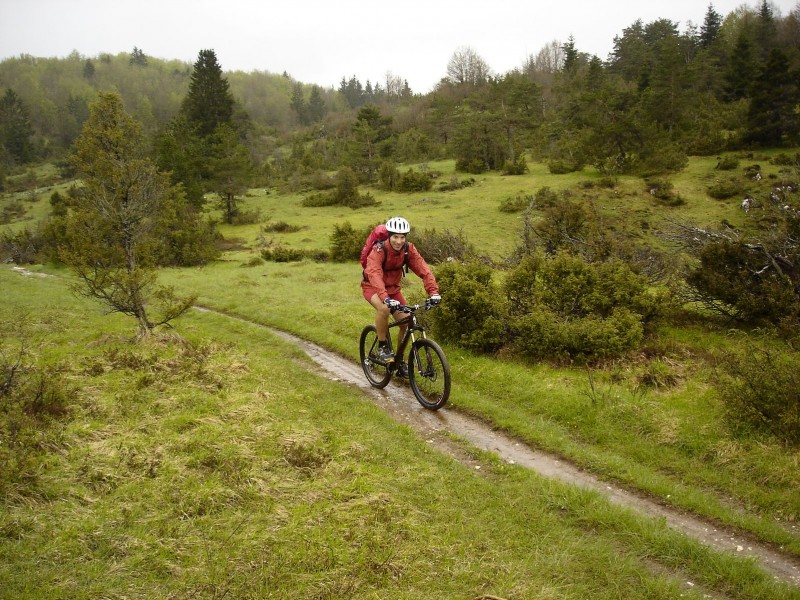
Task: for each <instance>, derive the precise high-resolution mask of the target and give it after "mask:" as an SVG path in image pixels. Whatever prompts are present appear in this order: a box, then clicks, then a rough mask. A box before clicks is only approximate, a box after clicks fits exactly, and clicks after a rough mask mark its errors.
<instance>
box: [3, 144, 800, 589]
mask: <svg viewBox="0 0 800 600" xmlns="http://www.w3.org/2000/svg"><path fill="white" fill-rule="evenodd" d="M755 162H758V163H759V164H761V166H762V168H763V169H764V173H765V177H766V178H769V176H770V174H772V175H773V176H776V175H777V174H778V168H777V167H774V166H772V165H769V164H768V162H767V161H766V160H764V157H763V156H759V157H754V158H753V159H752V160H750V159H741V162H740V167H741V168H743V167H744V166H746V165H748V164H752V163H755ZM715 164H716V158H707V159H706V158H704V159H693V160H692V161H691V163H690V165H689V167H688V168H687V170H686V171H685V172H683V173H681V174H679V175H677V176H675V177H674V178H673V182H674V184H675V190H676V191H677V192H678V193H680V195H681V196H682V197H684V198H685V199H686V204H684V205H682V206H678V207H672V208H668V207H664V206H660V205H658V204H656V203H655V202H654V200H653V199H652V198H651V197H650V195H649V194H648V192H647V189H646V186H645V185H644V183H643V182H642V181H641V180H639V179H634V178H621V179H620V180H619V183H618V185H617V186H616V187H615V188H614V189H613V190H605V189H602V188H599V187H591V186H589V185H587V183H586V182H587V181H592V180H596V179H597V177H598V176H597V174H596V173H593V172H592V171H590V170H588V169H587V170H586V171H584V172H582V173H578V174H570V175H567V176H553V175H550V174H549V173H548V172H547V171H546V168H545V167H543V166H542V165H538V164H532V165H531V172H530V173H529V174H528V175H526V176H523V177H502V176H500V175H496V174H489V175H481V176H479V177H476V185H475V186H473V187H470V188H465V189H463V190H459V191H458V192H447V193H441V192H435V191H432V192H429V193H424V194H412V195H397V194H386V193H384V192H380V191H373V192H372V193H373V194H374V195H375V196H376V198H377V199H378V200H379V201H380V202H381V205H380V206H378V207H374V208H370V209H360V210H355V211H354V210H351V209H341V208H313V209H312V208H303V207H302V206H301V201H302V198H301V196H299V195H278V194H276V193H275V192H274V191H273V192H272V193H270V194H268V195H267V194H265V193H264V192H263V190H252V191H251V193H250V195H248V197H247V198H246V199H245V200H244V202H243V204H244V206H245V208H249V209H253V208H258V209H260V210H261V214H262V215H263V216H264V217H269V219H270V220H271V222H279V221H285V222H287V223H289V224H290V225H293V226H298V227H300V228H301V229H300V230H299V231H297V232H295V233H279V234H266V237H267V238H270V239H272V240H273V241H277V242H280V243H284V244H286V245H289V246H292V247H296V248H304V249H324V248H327V246H328V244H329V236H330V234H331V232H332V230H333V225H334V224H336V223H343V222H344V221H350V223H351V224H353V225H354V226H356V227H361V226H366V225H368V224H374V223H376V222H379V221H382V220H384V219H385V218H387V217H388V216H391V215H393V214H402V215H403V216H406V217H407V218H409V219H410V220H411V222H412V225H413V226H414V227H418V228H436V229H437V230H440V231H441V230H443V229H451V230H456V229H459V228H461V229H463V231H464V233H465V235H466V236H467V238H468V239H469V241H470V242H472V243H473V244H474V245H475V246H476V247H477V249H478V251H479V252H481V253H484V254H487V255H490V256H491V257H492V258H494V259H495V260H500V259H502V258H503V257H504V256H506V255H507V254H508V253H509V252H511V251H512V250H513V248H514V247H515V246H516V244H517V239H518V237H519V233H520V226H521V215H520V214H519V213H516V214H508V213H502V212H501V211H500V210H499V206H500V203H501V202H502V201H503V200H504V199H505V198H508V197H513V196H516V195H517V194H534V193H535V192H536V191H537V190H538V189H540V188H541V187H544V186H548V187H551V188H552V189H556V190H562V189H569V190H570V193H572V194H573V197H574V198H576V199H580V200H582V201H592V202H593V203H594V204H595V206H597V207H598V209H599V210H600V211H601V212H602V213H603V215H604V216H605V217H606V218H607V221H608V223H609V226H612V227H623V226H627V227H633V228H634V229H637V228H638V235H639V236H640V237H641V238H642V239H644V240H647V241H649V242H650V243H653V244H661V243H663V242H661V241H660V240H659V239H658V238H657V237H656V236H655V234H656V233H657V232H658V231H659V230H661V229H663V228H665V227H667V226H668V225H669V220H671V219H675V220H686V221H691V222H694V223H696V224H699V225H701V226H706V225H711V224H716V223H719V222H720V221H721V220H722V219H727V220H728V221H730V222H732V223H741V222H743V219H744V216H743V214H742V212H741V211H740V210H738V203H739V200H738V199H731V200H730V201H717V200H711V199H709V198H708V197H707V196H706V195H705V189H706V187H707V185H708V182H709V181H710V180H711V179H712V178H713V177H715V176H717V175H718V173H716V172H715V171H714V170H713V167H714V165H715ZM431 167H432V168H435V169H438V170H441V171H443V173H444V175H443V179H445V180H447V179H449V177H450V176H451V171H452V163H448V162H443V163H437V164H432V165H431ZM740 170H741V169H740ZM765 185H767V186H769V183H768V182H766V184H765ZM8 201H9V196H8V195H6V196H5V197H4V198H3V199H0V209H2V207H3V206H4V203H6V202H8ZM40 202H41V201H40ZM41 204H42V205H44V204H45V202H41ZM643 223H646V227H645V226H643ZM11 226H12V227H18V226H19V223H13V224H12V225H11ZM223 232H224V234H225V236H226V238H228V239H232V238H239V239H240V240H241V245H242V247H241V248H239V249H237V250H234V251H230V252H227V253H226V254H225V256H224V257H223V260H221V261H219V262H217V263H215V264H213V265H210V266H207V267H203V268H191V269H170V270H166V271H164V272H163V273H162V280H163V281H164V282H165V283H169V284H172V285H175V286H176V288H177V289H178V290H181V291H186V292H192V293H195V294H197V296H198V303H199V304H202V305H207V306H209V307H212V308H214V309H215V310H217V311H221V312H223V313H229V314H230V315H232V316H237V317H241V318H242V319H244V321H242V320H236V319H230V318H226V317H224V316H222V315H217V314H213V313H203V312H199V311H192V312H191V313H190V314H188V315H187V316H185V317H183V318H182V319H180V320H179V321H178V322H177V323H176V325H177V330H176V331H175V332H174V335H172V336H170V335H167V336H166V337H161V338H157V339H156V340H154V341H153V342H152V343H150V344H148V345H144V346H135V345H131V344H130V342H129V338H130V337H132V336H133V333H134V327H133V324H132V323H131V322H128V321H126V320H125V319H122V318H120V317H115V316H106V315H103V311H102V307H100V306H98V305H95V304H87V303H85V302H84V301H83V300H81V299H78V298H75V297H74V296H72V295H71V294H69V293H68V292H67V289H66V283H67V280H68V279H69V274H68V273H67V272H66V271H65V270H63V269H58V268H54V267H52V266H46V267H42V266H33V267H31V269H32V270H34V271H46V272H49V273H54V274H57V275H59V276H60V278H38V277H23V276H21V275H19V274H17V273H13V272H12V271H11V270H10V268H9V267H7V266H5V265H4V266H2V267H0V288H2V289H3V291H4V295H5V300H6V302H5V303H4V304H3V305H2V306H1V307H0V316H2V319H6V320H9V319H10V320H12V321H18V320H20V319H19V313H20V312H25V313H27V315H28V321H29V322H30V325H29V334H30V336H29V337H30V341H29V347H30V348H34V349H35V355H36V356H37V357H38V358H37V359H38V360H40V361H41V362H42V364H51V365H58V370H59V373H61V374H62V375H63V377H64V380H65V385H68V386H71V387H70V389H75V390H76V391H75V393H74V405H73V406H72V408H71V413H70V414H69V417H68V418H67V419H66V420H65V421H64V422H63V423H62V425H61V426H57V427H55V428H54V429H53V431H52V432H50V433H48V434H46V435H45V436H44V437H43V439H42V441H41V444H40V445H41V447H42V448H43V449H44V454H43V456H44V458H43V462H42V463H41V465H40V469H39V471H38V475H37V477H36V483H35V485H34V484H31V487H30V488H26V489H18V490H16V491H15V492H14V493H11V494H9V495H8V496H7V497H6V499H5V503H4V505H3V506H2V507H0V590H6V589H8V590H11V592H10V593H11V596H10V597H25V598H27V597H30V598H37V597H42V598H44V597H52V596H53V593H50V594H48V591H50V592H52V591H53V590H55V591H56V592H55V595H56V596H60V597H87V598H88V597H103V596H120V597H121V596H127V597H177V598H181V597H191V596H201V597H223V596H224V595H228V596H229V597H287V596H288V597H298V598H322V597H331V598H338V597H341V598H350V597H354V598H358V597H364V598H373V597H387V598H389V597H391V598H406V597H408V598H412V597H415V598H417V597H448V598H449V597H477V596H480V595H481V594H494V595H497V596H500V597H507V598H512V597H513V598H517V597H519V598H523V597H524V598H606V597H608V598H620V597H631V598H633V597H636V598H662V597H663V598H674V597H677V596H679V595H680V594H684V595H685V597H702V595H703V594H704V593H717V594H721V595H723V596H725V597H730V598H773V597H774V598H784V597H797V590H787V589H785V588H784V587H782V586H779V585H777V584H774V583H772V582H770V581H769V578H768V577H766V576H765V575H763V574H760V573H759V572H758V571H757V570H756V569H755V568H754V567H751V566H750V565H749V564H748V563H746V562H744V561H741V560H736V559H733V558H730V557H725V556H720V555H717V554H716V553H713V552H709V551H707V550H705V549H703V548H701V547H700V546H699V545H698V544H696V543H695V542H691V541H689V540H687V539H685V538H683V537H682V536H680V535H677V534H675V533H672V532H670V531H669V530H667V529H666V528H665V527H664V526H663V524H661V523H658V522H652V521H650V520H648V519H642V518H639V517H635V516H633V515H631V514H629V513H627V512H626V511H623V510H620V509H619V508H615V507H613V506H610V505H609V504H608V503H607V502H605V501H604V500H602V499H601V498H599V497H597V496H596V495H595V494H591V493H588V492H581V491H578V490H574V489H571V488H569V487H567V486H563V485H560V484H556V483H553V482H550V481H546V480H542V479H540V478H538V477H537V476H535V475H533V474H531V473H527V472H525V471H523V470H521V469H518V468H516V467H510V466H508V465H503V464H499V463H497V461H495V460H494V459H492V458H491V457H489V456H483V455H480V456H478V459H479V460H480V461H481V463H482V466H483V468H482V469H481V471H479V472H475V471H472V470H469V469H466V468H465V467H463V466H462V465H460V464H458V463H456V462H454V461H452V460H451V459H448V458H445V457H443V456H440V455H439V454H437V453H436V452H432V451H431V450H430V448H429V447H428V446H427V445H426V444H425V443H424V441H421V440H419V439H417V438H416V437H415V436H414V435H413V434H411V433H410V432H409V431H408V430H406V429H405V428H404V427H401V426H398V425H396V424H394V423H392V422H391V421H390V420H389V419H388V418H387V417H386V416H385V415H383V414H382V413H381V412H380V411H378V410H377V409H376V408H374V407H373V406H372V405H371V403H370V402H369V401H368V400H367V399H366V398H365V397H364V396H362V395H361V394H360V393H359V392H358V391H356V390H354V389H351V388H349V387H347V386H342V385H341V384H337V383H335V382H329V381H325V380H323V379H321V378H319V377H317V376H315V375H313V374H311V373H310V372H309V370H308V369H307V368H306V367H307V365H306V359H305V358H304V357H303V356H302V354H301V353H300V352H299V351H298V350H296V349H295V348H293V347H292V346H290V345H287V344H286V343H284V342H282V341H281V340H279V339H277V338H275V337H274V336H272V335H271V334H270V333H269V332H268V331H267V330H265V329H264V328H262V327H258V324H264V325H269V326H273V327H277V328H280V329H284V330H287V331H291V332H293V333H295V334H297V335H299V336H301V337H304V338H306V339H309V340H312V341H315V342H317V343H319V344H321V345H323V346H325V347H327V348H329V349H331V350H333V351H336V352H338V353H339V354H341V355H343V356H346V357H349V358H351V359H354V360H355V359H356V358H357V340H358V334H359V332H360V330H361V328H362V327H363V325H364V324H366V323H367V322H369V321H371V319H372V317H373V311H372V309H371V308H370V307H369V306H368V305H367V303H365V302H364V301H363V299H362V297H361V294H360V287H359V281H360V277H361V270H360V267H359V266H358V265H357V263H355V262H354V263H352V264H327V263H326V264H322V263H313V262H308V261H306V262H301V263H279V264H276V263H263V262H261V261H260V260H258V256H259V252H258V238H259V235H260V234H261V225H250V226H238V227H231V226H225V227H223ZM406 281H407V287H406V290H407V292H408V293H407V297H409V298H411V299H414V298H422V297H423V294H424V292H423V290H422V287H421V285H420V283H419V280H418V279H417V278H416V277H413V276H411V277H409V278H408V279H407V280H406ZM445 301H457V299H451V298H447V297H445ZM22 307H25V308H24V309H22ZM737 340H738V337H737V336H731V335H729V333H728V332H727V331H725V330H724V329H722V328H718V327H715V326H713V324H712V323H710V322H708V321H706V322H704V321H701V320H698V321H697V322H696V323H690V322H689V323H686V324H672V325H669V326H664V327H662V329H661V330H660V331H659V333H658V337H657V338H656V339H655V340H654V341H653V342H651V346H652V347H651V348H650V349H649V351H648V352H646V353H642V354H641V355H639V356H636V357H633V358H632V359H631V360H627V361H619V362H618V363H616V364H613V365H608V366H607V367H606V368H605V369H602V370H597V371H593V372H592V373H591V379H590V373H589V372H588V371H586V370H584V369H571V368H563V367H554V366H551V365H547V364H527V363H524V362H520V361H515V360H510V359H508V358H505V359H502V360H500V359H496V358H491V357H485V356H476V355H473V354H470V353H468V352H464V351H462V350H460V349H458V348H455V347H448V346H445V350H446V352H447V354H448V358H449V360H450V363H451V366H452V371H453V392H452V394H451V408H452V409H455V410H461V411H466V412H469V413H471V414H474V415H477V416H479V417H480V418H482V419H483V420H485V421H487V422H488V423H491V424H492V425H494V426H495V427H498V428H500V429H503V430H505V431H507V432H509V433H511V434H512V435H514V436H517V437H518V438H520V439H521V440H524V441H526V442H528V443H530V444H531V445H533V446H535V447H539V448H542V449H545V450H548V451H551V452H555V453H557V454H560V455H562V456H564V457H566V458H567V459H569V460H571V461H573V462H575V463H576V464H578V465H580V466H581V467H583V468H585V469H587V470H589V471H592V472H595V473H597V474H599V475H601V476H602V477H605V478H608V479H611V480H616V481H618V482H620V483H621V484H623V485H624V486H626V487H629V488H631V489H635V490H639V491H641V492H643V493H645V494H648V495H651V496H653V497H655V498H657V499H658V500H659V501H661V502H663V503H665V504H671V505H674V506H677V507H680V508H682V509H685V510H687V511H690V512H693V513H697V514H699V515H703V516H706V517H708V518H710V519H712V520H714V521H716V522H719V523H723V524H727V525H730V526H733V527H736V528H738V529H740V530H741V531H744V532H747V533H748V534H750V535H753V536H756V537H758V538H760V539H762V540H765V541H767V542H770V543H773V544H775V545H776V546H782V547H783V548H784V549H785V550H786V551H789V552H792V553H794V554H795V555H800V536H798V533H797V531H798V530H797V527H798V526H797V521H798V519H800V494H798V491H797V490H799V489H800V468H798V467H800V453H799V452H798V451H797V450H791V449H787V448H784V447H782V446H781V445H780V444H778V443H776V442H774V441H772V440H771V439H770V438H767V437H763V436H746V435H738V436H735V435H733V434H732V433H730V432H729V431H728V430H727V429H726V428H725V427H724V425H723V424H722V421H721V406H720V401H719V398H717V397H716V396H715V392H714V390H713V388H711V387H710V386H709V383H708V382H709V380H710V378H711V375H712V369H713V364H714V361H713V357H714V355H715V354H716V353H718V352H719V351H720V350H721V349H723V348H727V347H735V346H736V344H737V343H738V341H737ZM650 380H656V381H662V382H664V384H663V385H661V386H660V387H657V388H646V387H644V386H643V385H642V382H643V381H650ZM685 581H692V582H693V583H694V584H696V587H694V588H687V587H686V586H685V585H681V583H680V582H685ZM6 584H7V585H6ZM0 596H2V594H1V593H0Z"/></svg>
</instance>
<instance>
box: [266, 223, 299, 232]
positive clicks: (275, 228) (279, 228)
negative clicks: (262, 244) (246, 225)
mask: <svg viewBox="0 0 800 600" xmlns="http://www.w3.org/2000/svg"><path fill="white" fill-rule="evenodd" d="M301 229H303V228H302V227H298V226H297V225H289V223H287V222H286V221H278V222H277V223H268V224H267V225H264V226H263V227H262V228H261V230H262V232H265V233H296V232H298V231H300V230H301Z"/></svg>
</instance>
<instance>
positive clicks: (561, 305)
mask: <svg viewBox="0 0 800 600" xmlns="http://www.w3.org/2000/svg"><path fill="white" fill-rule="evenodd" d="M504 291H505V293H506V297H507V299H508V301H509V309H508V311H509V313H510V316H511V322H510V325H509V326H510V329H511V332H512V336H513V337H514V339H515V347H516V348H517V350H518V351H519V352H520V353H522V354H523V355H525V356H528V357H530V358H534V359H541V358H553V359H557V360H564V359H569V360H575V361H580V362H583V361H586V360H591V359H596V358H605V357H610V356H617V355H620V354H622V353H624V352H627V351H629V350H631V349H633V348H635V347H636V346H638V345H639V344H640V343H641V342H642V339H643V336H644V324H645V322H646V321H647V320H648V319H650V318H652V317H653V316H654V315H655V314H656V312H657V306H658V305H657V302H656V300H655V299H654V298H653V297H652V296H650V294H649V293H648V292H647V282H646V279H645V277H643V276H641V275H636V274H635V273H633V272H632V271H631V270H630V268H628V267H627V266H626V265H625V264H624V263H622V262H620V261H608V262H605V263H599V264H591V263H587V262H585V261H584V260H583V259H582V258H580V257H578V256H571V255H567V254H559V255H557V256H556V257H554V258H550V259H546V258H542V257H538V256H530V257H526V258H525V259H524V260H523V261H522V262H521V263H520V264H519V266H517V267H516V268H515V269H514V270H512V271H511V272H510V273H509V275H508V277H507V279H506V283H505V286H504Z"/></svg>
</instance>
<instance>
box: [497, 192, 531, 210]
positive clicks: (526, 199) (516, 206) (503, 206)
mask: <svg viewBox="0 0 800 600" xmlns="http://www.w3.org/2000/svg"><path fill="white" fill-rule="evenodd" d="M533 201H534V197H533V196H520V195H519V194H517V195H516V196H514V197H513V198H506V199H504V200H501V201H500V212H504V213H516V212H522V211H523V210H525V209H526V208H528V206H530V205H531V204H532V203H533Z"/></svg>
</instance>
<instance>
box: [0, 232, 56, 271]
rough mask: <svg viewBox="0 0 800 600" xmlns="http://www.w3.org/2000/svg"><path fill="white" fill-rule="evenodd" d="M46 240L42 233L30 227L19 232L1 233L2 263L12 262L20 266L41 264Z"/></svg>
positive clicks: (0, 257) (0, 258)
mask: <svg viewBox="0 0 800 600" xmlns="http://www.w3.org/2000/svg"><path fill="white" fill-rule="evenodd" d="M45 245H46V239H45V238H44V236H43V235H42V233H41V232H40V231H32V230H31V229H29V228H28V227H25V228H24V229H20V230H19V231H17V232H13V231H11V230H5V231H3V232H2V233H0V262H5V261H11V262H13V263H16V264H18V265H25V264H32V263H38V262H41V258H42V252H43V250H45Z"/></svg>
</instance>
